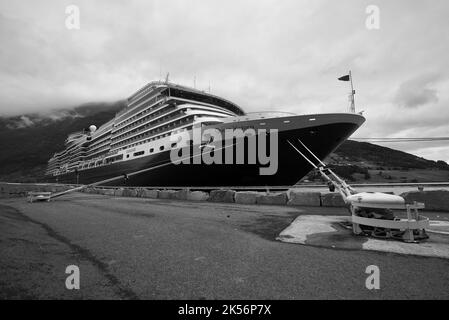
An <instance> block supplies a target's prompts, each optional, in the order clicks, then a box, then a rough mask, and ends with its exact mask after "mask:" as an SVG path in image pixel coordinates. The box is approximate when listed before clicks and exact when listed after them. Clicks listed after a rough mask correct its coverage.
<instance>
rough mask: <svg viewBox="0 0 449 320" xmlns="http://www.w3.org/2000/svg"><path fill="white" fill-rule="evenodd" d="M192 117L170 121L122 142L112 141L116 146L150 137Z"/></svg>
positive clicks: (188, 120)
mask: <svg viewBox="0 0 449 320" xmlns="http://www.w3.org/2000/svg"><path fill="white" fill-rule="evenodd" d="M192 118H193V117H187V118H185V119H182V120H179V121H174V122H172V123H169V124H168V125H166V126H162V127H159V128H156V129H153V130H149V131H147V132H145V133H142V134H139V135H138V136H135V137H132V138H129V139H126V140H124V141H121V142H118V143H114V142H112V144H113V145H114V147H117V146H122V145H125V144H128V143H130V142H132V141H135V140H140V139H143V138H145V137H148V136H150V135H153V134H155V133H158V132H161V131H165V130H167V129H169V128H171V127H176V126H180V125H182V124H185V123H187V122H190V121H191V120H192ZM167 135H169V134H167ZM159 138H160V137H155V138H152V139H150V140H149V141H152V140H157V139H159Z"/></svg>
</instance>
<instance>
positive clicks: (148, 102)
mask: <svg viewBox="0 0 449 320" xmlns="http://www.w3.org/2000/svg"><path fill="white" fill-rule="evenodd" d="M162 99H163V98H161V97H159V96H158V97H155V98H153V99H150V100H149V101H147V102H146V103H145V105H146V106H148V105H152V104H154V103H156V102H157V101H158V100H162ZM163 103H164V102H163V101H161V102H159V103H158V104H157V105H155V106H153V107H151V108H148V109H145V110H144V111H142V112H139V113H138V114H136V115H134V116H132V117H131V118H129V119H126V120H125V121H123V122H121V123H120V124H119V125H118V126H119V127H121V126H123V125H126V124H128V123H130V122H132V121H133V120H136V119H137V118H138V117H140V116H141V115H143V114H145V113H148V112H150V111H151V110H153V109H155V108H157V107H159V106H161V105H162V104H163Z"/></svg>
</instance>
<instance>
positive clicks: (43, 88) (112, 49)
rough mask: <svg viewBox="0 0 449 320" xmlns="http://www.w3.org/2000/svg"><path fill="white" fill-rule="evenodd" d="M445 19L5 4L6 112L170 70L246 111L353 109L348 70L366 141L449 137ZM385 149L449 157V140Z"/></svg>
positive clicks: (403, 8)
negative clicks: (371, 24) (73, 25)
mask: <svg viewBox="0 0 449 320" xmlns="http://www.w3.org/2000/svg"><path fill="white" fill-rule="evenodd" d="M68 5H76V6H77V7H78V8H79V11H80V29H79V30H77V29H68V28H67V27H66V20H67V18H68V16H69V15H68V14H67V13H66V7H67V6H68ZM369 5H375V6H377V7H378V8H379V18H380V20H379V27H380V28H379V29H368V28H367V27H366V20H367V19H369V18H370V14H371V13H372V11H371V12H370V13H367V12H366V10H367V7H368V6H369ZM448 17H449V2H448V1H447V0H432V1H424V0H413V1H411V0H387V1H380V0H371V1H363V0H353V1H350V0H340V1H335V0H329V1H324V0H322V1H320V0H292V1H288V0H282V1H280V0H276V1H275V0H254V1H248V0H235V1H234V0H230V1H223V0H220V1H215V0H161V1H159V0H141V1H111V0H108V1H92V0H87V1H77V0H71V1H65V0H52V1H49V0H39V1H32V0H27V1H24V0H16V1H7V0H0V41H1V46H0V115H3V116H5V115H17V114H22V113H28V112H45V111H48V110H50V109H55V108H66V107H70V106H76V105H78V104H81V103H85V102H97V101H98V102H101V101H114V100H117V99H123V98H125V97H127V96H129V95H131V94H132V93H133V92H135V91H136V90H137V89H139V88H140V87H141V86H143V85H144V84H145V83H146V82H148V81H150V80H155V79H159V78H160V77H164V76H165V74H166V73H167V72H170V80H171V81H173V82H177V83H180V84H184V85H191V86H193V83H194V78H196V87H197V88H199V89H205V90H207V89H208V87H209V85H210V87H211V92H212V93H214V94H217V95H221V96H223V97H225V98H228V99H230V100H232V101H234V102H236V103H238V104H239V105H241V106H242V107H243V108H244V109H245V110H246V111H268V110H284V111H290V112H295V113H299V114H301V113H319V112H343V111H346V110H347V107H348V101H347V93H348V92H349V87H348V83H346V82H340V81H337V80H336V78H337V77H339V76H342V75H344V74H346V73H347V71H348V70H349V69H351V70H352V72H353V76H354V82H355V88H356V91H357V95H356V105H357V109H358V111H361V110H364V111H365V112H364V115H365V116H366V117H367V122H366V123H365V125H364V126H363V127H362V128H361V129H360V130H359V131H358V132H357V133H356V134H355V136H356V137H447V136H449V124H448V122H449V59H448V56H449V18H448ZM370 21H371V20H370ZM388 146H390V147H394V148H397V149H401V150H404V151H408V152H413V153H415V154H418V155H420V156H424V157H427V158H430V159H434V160H437V159H443V160H446V161H449V145H448V142H447V141H446V142H444V141H443V142H441V141H440V142H431V143H423V142H421V143H401V144H388Z"/></svg>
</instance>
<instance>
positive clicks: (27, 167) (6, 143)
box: [0, 101, 449, 182]
mask: <svg viewBox="0 0 449 320" xmlns="http://www.w3.org/2000/svg"><path fill="white" fill-rule="evenodd" d="M124 107H125V102H124V101H117V102H114V103H89V104H84V105H82V106H79V107H76V108H73V109H64V110H57V111H52V112H48V113H46V114H28V115H21V116H16V117H8V118H5V117H0V150H1V152H0V181H11V182H35V181H39V180H41V179H42V178H43V174H44V171H45V168H46V166H47V161H48V160H49V159H50V157H51V156H52V155H53V153H55V152H56V151H60V150H62V149H63V148H64V140H65V139H66V137H67V135H68V134H69V133H71V132H74V131H80V130H82V129H84V128H87V127H89V126H90V125H92V124H95V125H97V126H100V125H101V124H103V123H105V122H106V121H108V120H109V119H111V118H113V117H114V116H115V114H116V113H117V112H118V111H119V110H120V109H122V108H124ZM326 162H327V163H329V164H330V166H331V167H332V168H334V170H335V171H336V172H337V173H338V174H339V175H341V176H342V177H344V178H345V179H348V180H350V181H366V180H369V182H379V181H392V182H400V181H401V182H404V181H415V180H416V181H430V180H434V181H439V180H441V181H447V180H448V179H449V166H448V164H447V163H445V162H444V161H438V162H435V161H432V160H426V159H424V158H420V157H417V156H415V155H412V154H409V153H406V152H402V151H398V150H394V149H389V148H385V147H381V146H378V145H375V144H370V143H365V142H356V141H351V140H348V141H346V142H345V143H343V144H342V145H341V146H340V147H339V148H338V149H337V150H336V151H335V152H334V153H333V154H331V156H330V157H329V158H328V159H327V160H326ZM303 180H309V181H313V180H319V177H318V176H317V175H316V174H314V173H313V172H311V173H310V174H309V175H308V176H307V177H306V178H305V179H303ZM395 180H397V181H395Z"/></svg>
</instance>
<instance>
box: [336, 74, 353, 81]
mask: <svg viewBox="0 0 449 320" xmlns="http://www.w3.org/2000/svg"><path fill="white" fill-rule="evenodd" d="M338 80H340V81H349V80H351V77H350V75H349V74H347V75H345V76H343V77H340V78H338Z"/></svg>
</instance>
